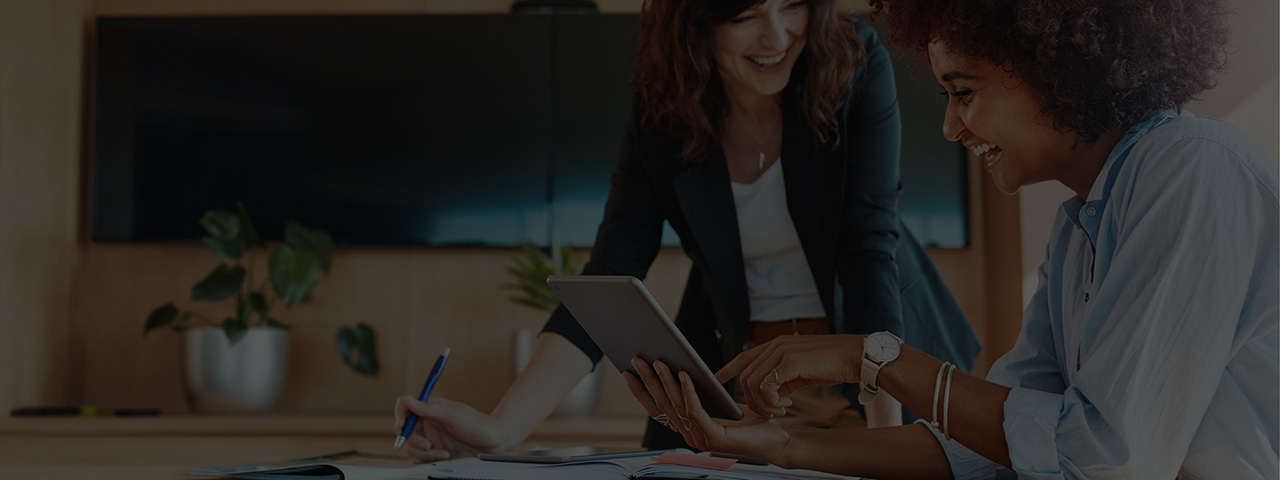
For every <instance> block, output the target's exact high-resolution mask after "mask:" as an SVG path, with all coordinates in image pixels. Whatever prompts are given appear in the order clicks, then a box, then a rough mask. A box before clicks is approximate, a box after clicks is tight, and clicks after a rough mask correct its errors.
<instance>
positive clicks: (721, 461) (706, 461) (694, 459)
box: [649, 452, 738, 471]
mask: <svg viewBox="0 0 1280 480" xmlns="http://www.w3.org/2000/svg"><path fill="white" fill-rule="evenodd" d="M649 459H650V460H653V461H655V462H658V463H669V464H671V465H684V466H686V467H698V468H710V469H712V470H721V471H724V470H728V469H729V467H732V466H733V464H734V463H737V462H738V461H737V460H734V459H732V458H717V457H709V456H706V455H691V454H688V453H680V452H667V453H664V454H662V455H659V456H656V457H649Z"/></svg>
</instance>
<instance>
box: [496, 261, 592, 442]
mask: <svg viewBox="0 0 1280 480" xmlns="http://www.w3.org/2000/svg"><path fill="white" fill-rule="evenodd" d="M520 251H521V255H517V256H513V257H511V263H512V265H511V266H509V267H507V273H510V274H511V276H512V277H513V278H514V279H515V281H514V282H513V283H507V284H505V285H503V287H504V288H506V289H508V290H515V291H516V292H518V293H517V294H516V295H512V296H511V297H509V298H510V300H511V301H512V302H515V303H519V304H521V305H525V306H528V307H531V308H534V309H537V310H538V311H540V312H544V313H551V312H553V311H555V309H556V308H557V307H559V306H560V298H559V297H556V294H555V293H554V292H552V291H551V287H549V286H547V277H548V276H551V275H578V274H580V273H582V266H583V263H584V262H582V261H580V260H576V259H575V258H574V257H573V249H572V248H570V247H556V246H552V247H551V248H550V255H548V254H544V253H542V251H541V250H538V249H537V248H536V247H534V246H532V245H529V244H525V243H521V244H520ZM537 337H538V329H535V328H522V329H520V330H519V331H517V332H516V339H515V372H516V375H519V374H520V372H521V371H522V370H524V367H525V365H527V364H528V363H529V356H530V355H531V354H532V352H533V343H534V341H535V340H536V339H537ZM599 397H600V369H595V370H594V371H592V372H591V373H589V374H587V376H586V377H584V378H583V379H582V381H581V382H578V385H577V386H575V387H573V390H572V391H570V392H569V396H567V397H565V399H564V401H562V402H560V405H559V406H558V407H556V409H555V411H553V412H551V415H552V416H556V417H586V416H590V415H591V413H592V412H593V411H594V410H595V408H596V401H597V399H599Z"/></svg>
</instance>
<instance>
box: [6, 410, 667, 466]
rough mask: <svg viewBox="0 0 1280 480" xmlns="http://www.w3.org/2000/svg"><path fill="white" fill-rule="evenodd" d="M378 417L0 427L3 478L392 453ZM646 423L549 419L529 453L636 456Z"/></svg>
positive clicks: (19, 421)
mask: <svg viewBox="0 0 1280 480" xmlns="http://www.w3.org/2000/svg"><path fill="white" fill-rule="evenodd" d="M391 427H392V425H391V421H390V420H389V419H388V418H384V417H382V416H372V415H269V416H194V415H193V416H186V417H173V416H165V417H150V418H6V419H0V477H3V478H15V479H17V478H42V479H45V478H47V479H90V478H92V479H104V480H112V479H142V478H146V479H159V480H166V479H187V478H200V477H188V476H187V474H186V470H187V467H192V466H203V465H226V464H238V463H252V462H272V461H280V460H288V459H294V458H305V457H312V456H316V455H323V454H327V453H335V452H342V451H347V450H353V449H354V450H361V451H365V452H369V453H375V454H385V455H397V454H398V455H403V452H396V451H395V450H393V449H392V448H391V447H392V442H393V439H394V436H395V433H394V432H392V428H391ZM643 429H644V422H643V419H641V420H636V419H632V418H628V419H550V420H548V421H547V422H545V423H544V424H543V425H542V427H540V428H539V429H538V430H537V431H536V432H535V433H534V434H533V435H532V436H530V438H529V440H528V441H526V442H525V444H524V445H522V447H523V448H532V447H535V446H547V447H557V446H573V445H600V446H639V444H640V436H641V434H642V433H643Z"/></svg>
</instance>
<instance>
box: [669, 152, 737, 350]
mask: <svg viewBox="0 0 1280 480" xmlns="http://www.w3.org/2000/svg"><path fill="white" fill-rule="evenodd" d="M672 188H673V189H674V190H675V194H676V199H677V201H679V203H680V210H681V212H683V213H684V216H685V220H687V221H688V225H689V230H690V231H691V232H692V233H693V236H694V239H695V241H696V244H697V245H698V248H699V249H700V250H701V251H702V256H703V258H704V259H705V261H706V263H707V270H708V274H709V276H710V280H711V284H712V285H713V286H714V288H715V289H716V291H717V292H718V293H719V295H718V297H719V298H722V299H724V304H723V305H717V307H718V309H720V310H722V315H721V319H720V325H719V327H720V331H721V334H722V335H723V336H724V338H723V341H724V345H726V348H728V347H727V346H731V345H732V346H737V347H738V348H740V347H741V345H742V343H743V342H744V340H745V335H746V328H747V321H748V317H749V316H750V314H751V306H750V304H749V303H748V300H747V277H746V270H745V267H744V266H743V263H742V242H741V240H740V238H739V236H738V215H737V210H736V209H735V207H734V202H733V190H732V189H731V188H730V186H729V168H728V166H727V165H726V163H725V159H724V153H723V152H720V151H719V150H717V151H716V152H715V153H714V154H712V155H711V156H710V157H708V158H707V159H705V160H703V161H702V162H700V163H697V164H694V165H692V166H690V167H689V168H688V169H686V170H685V171H684V172H682V173H680V174H679V175H677V176H676V177H675V179H674V180H673V181H672ZM726 360H727V359H726Z"/></svg>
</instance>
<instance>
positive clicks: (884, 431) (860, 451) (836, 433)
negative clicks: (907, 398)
mask: <svg viewBox="0 0 1280 480" xmlns="http://www.w3.org/2000/svg"><path fill="white" fill-rule="evenodd" d="M786 431H787V434H788V435H790V437H791V438H790V440H788V441H787V443H786V445H785V446H784V447H783V448H780V449H771V450H769V451H767V452H759V453H755V455H757V456H762V457H763V458H764V459H766V460H768V461H769V462H770V463H774V464H776V465H778V466H781V467H785V468H806V469H810V470H821V471H824V472H835V473H840V474H844V475H859V476H865V477H870V478H904V479H912V478H927V479H939V478H951V466H950V464H948V463H947V455H946V453H945V452H943V450H942V447H941V446H940V445H938V441H937V440H936V439H934V437H933V434H932V433H930V432H929V429H928V428H925V426H924V425H904V426H898V427H887V428H879V429H874V430H868V429H864V428H846V429H834V430H829V429H818V428H806V427H788V428H786Z"/></svg>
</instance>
